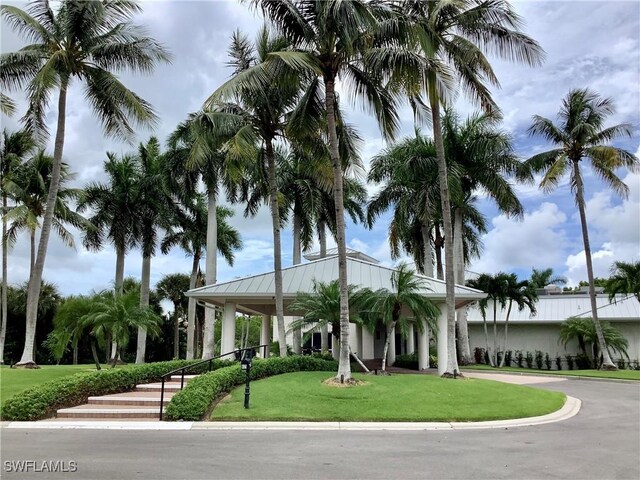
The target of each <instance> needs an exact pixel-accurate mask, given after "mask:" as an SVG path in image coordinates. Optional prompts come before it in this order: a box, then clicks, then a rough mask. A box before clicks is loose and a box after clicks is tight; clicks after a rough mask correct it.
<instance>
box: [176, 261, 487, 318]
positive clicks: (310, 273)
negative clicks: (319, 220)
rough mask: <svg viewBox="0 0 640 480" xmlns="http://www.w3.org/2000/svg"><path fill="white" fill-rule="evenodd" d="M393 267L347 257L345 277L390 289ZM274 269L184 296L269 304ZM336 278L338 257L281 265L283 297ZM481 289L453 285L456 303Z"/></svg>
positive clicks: (439, 293) (441, 291)
mask: <svg viewBox="0 0 640 480" xmlns="http://www.w3.org/2000/svg"><path fill="white" fill-rule="evenodd" d="M394 271H395V270H393V269H392V268H387V267H383V266H381V265H376V264H374V263H370V262H365V261H363V260H359V259H357V258H353V257H347V278H348V279H349V284H352V285H357V286H360V287H368V288H371V289H372V290H378V289H380V288H387V289H389V290H391V289H392V285H391V276H392V274H393V272H394ZM419 277H421V278H424V279H425V283H426V285H427V286H428V289H425V291H424V295H425V296H426V297H428V298H431V299H434V300H444V299H445V297H446V289H445V282H444V281H442V280H437V279H435V278H429V277H424V276H422V275H419ZM274 279H275V275H274V272H267V273H263V274H259V275H252V276H249V277H244V278H239V279H237V280H231V281H228V282H223V283H218V284H215V285H206V286H204V287H200V288H196V289H194V290H190V291H189V292H187V296H189V297H194V298H198V299H201V300H204V301H208V302H211V303H216V304H223V303H224V302H225V301H231V302H235V303H237V304H243V303H244V304H246V305H251V304H255V305H266V304H272V303H273V298H274V295H275V281H274ZM337 279H338V257H335V256H334V257H326V258H322V259H319V260H315V261H312V262H308V263H303V264H300V265H294V266H292V267H288V268H283V269H282V287H283V297H284V299H285V301H287V300H289V301H290V300H293V299H294V298H295V296H296V295H297V294H298V292H307V293H312V292H313V281H314V280H315V281H318V282H331V281H333V280H337ZM485 296H486V295H485V293H484V292H481V291H479V290H474V289H472V288H469V287H464V286H461V285H456V300H457V306H462V305H465V304H467V303H469V302H472V301H474V300H478V299H481V298H484V297H485Z"/></svg>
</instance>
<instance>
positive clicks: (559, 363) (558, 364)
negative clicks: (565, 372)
mask: <svg viewBox="0 0 640 480" xmlns="http://www.w3.org/2000/svg"><path fill="white" fill-rule="evenodd" d="M556 370H562V357H561V356H559V355H558V356H557V357H556Z"/></svg>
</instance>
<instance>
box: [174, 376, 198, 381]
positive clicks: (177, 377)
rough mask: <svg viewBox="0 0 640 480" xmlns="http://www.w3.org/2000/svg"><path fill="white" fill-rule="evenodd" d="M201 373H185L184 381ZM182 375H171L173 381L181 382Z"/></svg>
mask: <svg viewBox="0 0 640 480" xmlns="http://www.w3.org/2000/svg"><path fill="white" fill-rule="evenodd" d="M198 376H199V375H185V376H184V381H185V382H186V381H188V380H193V379H194V378H196V377H198ZM181 379H182V376H181V375H171V381H172V382H179V381H181Z"/></svg>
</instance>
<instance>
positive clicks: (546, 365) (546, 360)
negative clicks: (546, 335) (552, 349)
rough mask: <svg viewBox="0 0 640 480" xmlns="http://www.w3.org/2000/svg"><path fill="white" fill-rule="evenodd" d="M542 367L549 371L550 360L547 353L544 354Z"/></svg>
mask: <svg viewBox="0 0 640 480" xmlns="http://www.w3.org/2000/svg"><path fill="white" fill-rule="evenodd" d="M544 366H545V367H546V369H547V370H551V358H550V357H549V354H548V353H545V354H544Z"/></svg>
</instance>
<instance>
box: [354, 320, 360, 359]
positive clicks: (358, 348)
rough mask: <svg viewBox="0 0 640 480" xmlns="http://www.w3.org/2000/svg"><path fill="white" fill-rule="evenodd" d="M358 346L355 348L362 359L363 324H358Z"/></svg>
mask: <svg viewBox="0 0 640 480" xmlns="http://www.w3.org/2000/svg"><path fill="white" fill-rule="evenodd" d="M355 347H356V348H354V349H353V350H354V351H355V352H356V355H358V358H360V359H362V325H358V324H356V345H355Z"/></svg>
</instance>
